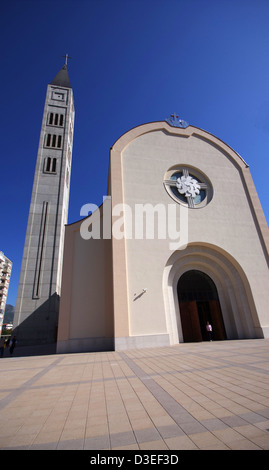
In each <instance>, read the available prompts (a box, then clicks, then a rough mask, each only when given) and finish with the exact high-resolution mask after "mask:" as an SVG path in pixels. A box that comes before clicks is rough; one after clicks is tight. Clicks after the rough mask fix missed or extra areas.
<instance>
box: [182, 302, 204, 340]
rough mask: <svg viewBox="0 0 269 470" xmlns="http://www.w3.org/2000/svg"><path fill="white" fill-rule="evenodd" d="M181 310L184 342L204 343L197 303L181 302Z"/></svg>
mask: <svg viewBox="0 0 269 470" xmlns="http://www.w3.org/2000/svg"><path fill="white" fill-rule="evenodd" d="M179 308H180V317H181V325H182V332H183V339H184V342H185V343H189V342H194V341H202V340H203V338H202V334H201V328H200V322H199V316H198V310H197V303H196V301H195V300H190V301H186V302H179Z"/></svg>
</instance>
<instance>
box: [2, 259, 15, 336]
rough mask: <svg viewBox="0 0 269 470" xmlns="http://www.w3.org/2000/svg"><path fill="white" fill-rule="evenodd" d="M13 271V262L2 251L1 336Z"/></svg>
mask: <svg viewBox="0 0 269 470" xmlns="http://www.w3.org/2000/svg"><path fill="white" fill-rule="evenodd" d="M11 269H12V261H10V259H8V258H7V257H6V256H5V255H4V253H3V252H2V251H0V334H1V333H2V326H3V319H4V314H5V308H6V301H7V294H8V288H9V282H10V276H11Z"/></svg>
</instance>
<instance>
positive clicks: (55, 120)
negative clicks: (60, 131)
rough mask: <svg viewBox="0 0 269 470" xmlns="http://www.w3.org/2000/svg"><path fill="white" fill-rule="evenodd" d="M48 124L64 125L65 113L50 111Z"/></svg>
mask: <svg viewBox="0 0 269 470" xmlns="http://www.w3.org/2000/svg"><path fill="white" fill-rule="evenodd" d="M48 125H50V126H58V127H63V125H64V115H63V114H59V113H48Z"/></svg>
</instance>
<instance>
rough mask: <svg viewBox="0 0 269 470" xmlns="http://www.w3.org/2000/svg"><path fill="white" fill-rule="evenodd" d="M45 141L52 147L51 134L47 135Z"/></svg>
mask: <svg viewBox="0 0 269 470" xmlns="http://www.w3.org/2000/svg"><path fill="white" fill-rule="evenodd" d="M45 142H46V143H45V145H46V146H47V147H50V142H51V134H47V135H46V139H45Z"/></svg>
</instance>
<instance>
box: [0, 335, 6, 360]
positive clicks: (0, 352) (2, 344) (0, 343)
mask: <svg viewBox="0 0 269 470" xmlns="http://www.w3.org/2000/svg"><path fill="white" fill-rule="evenodd" d="M4 348H5V338H3V337H1V338H0V356H1V357H3V355H4Z"/></svg>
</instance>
